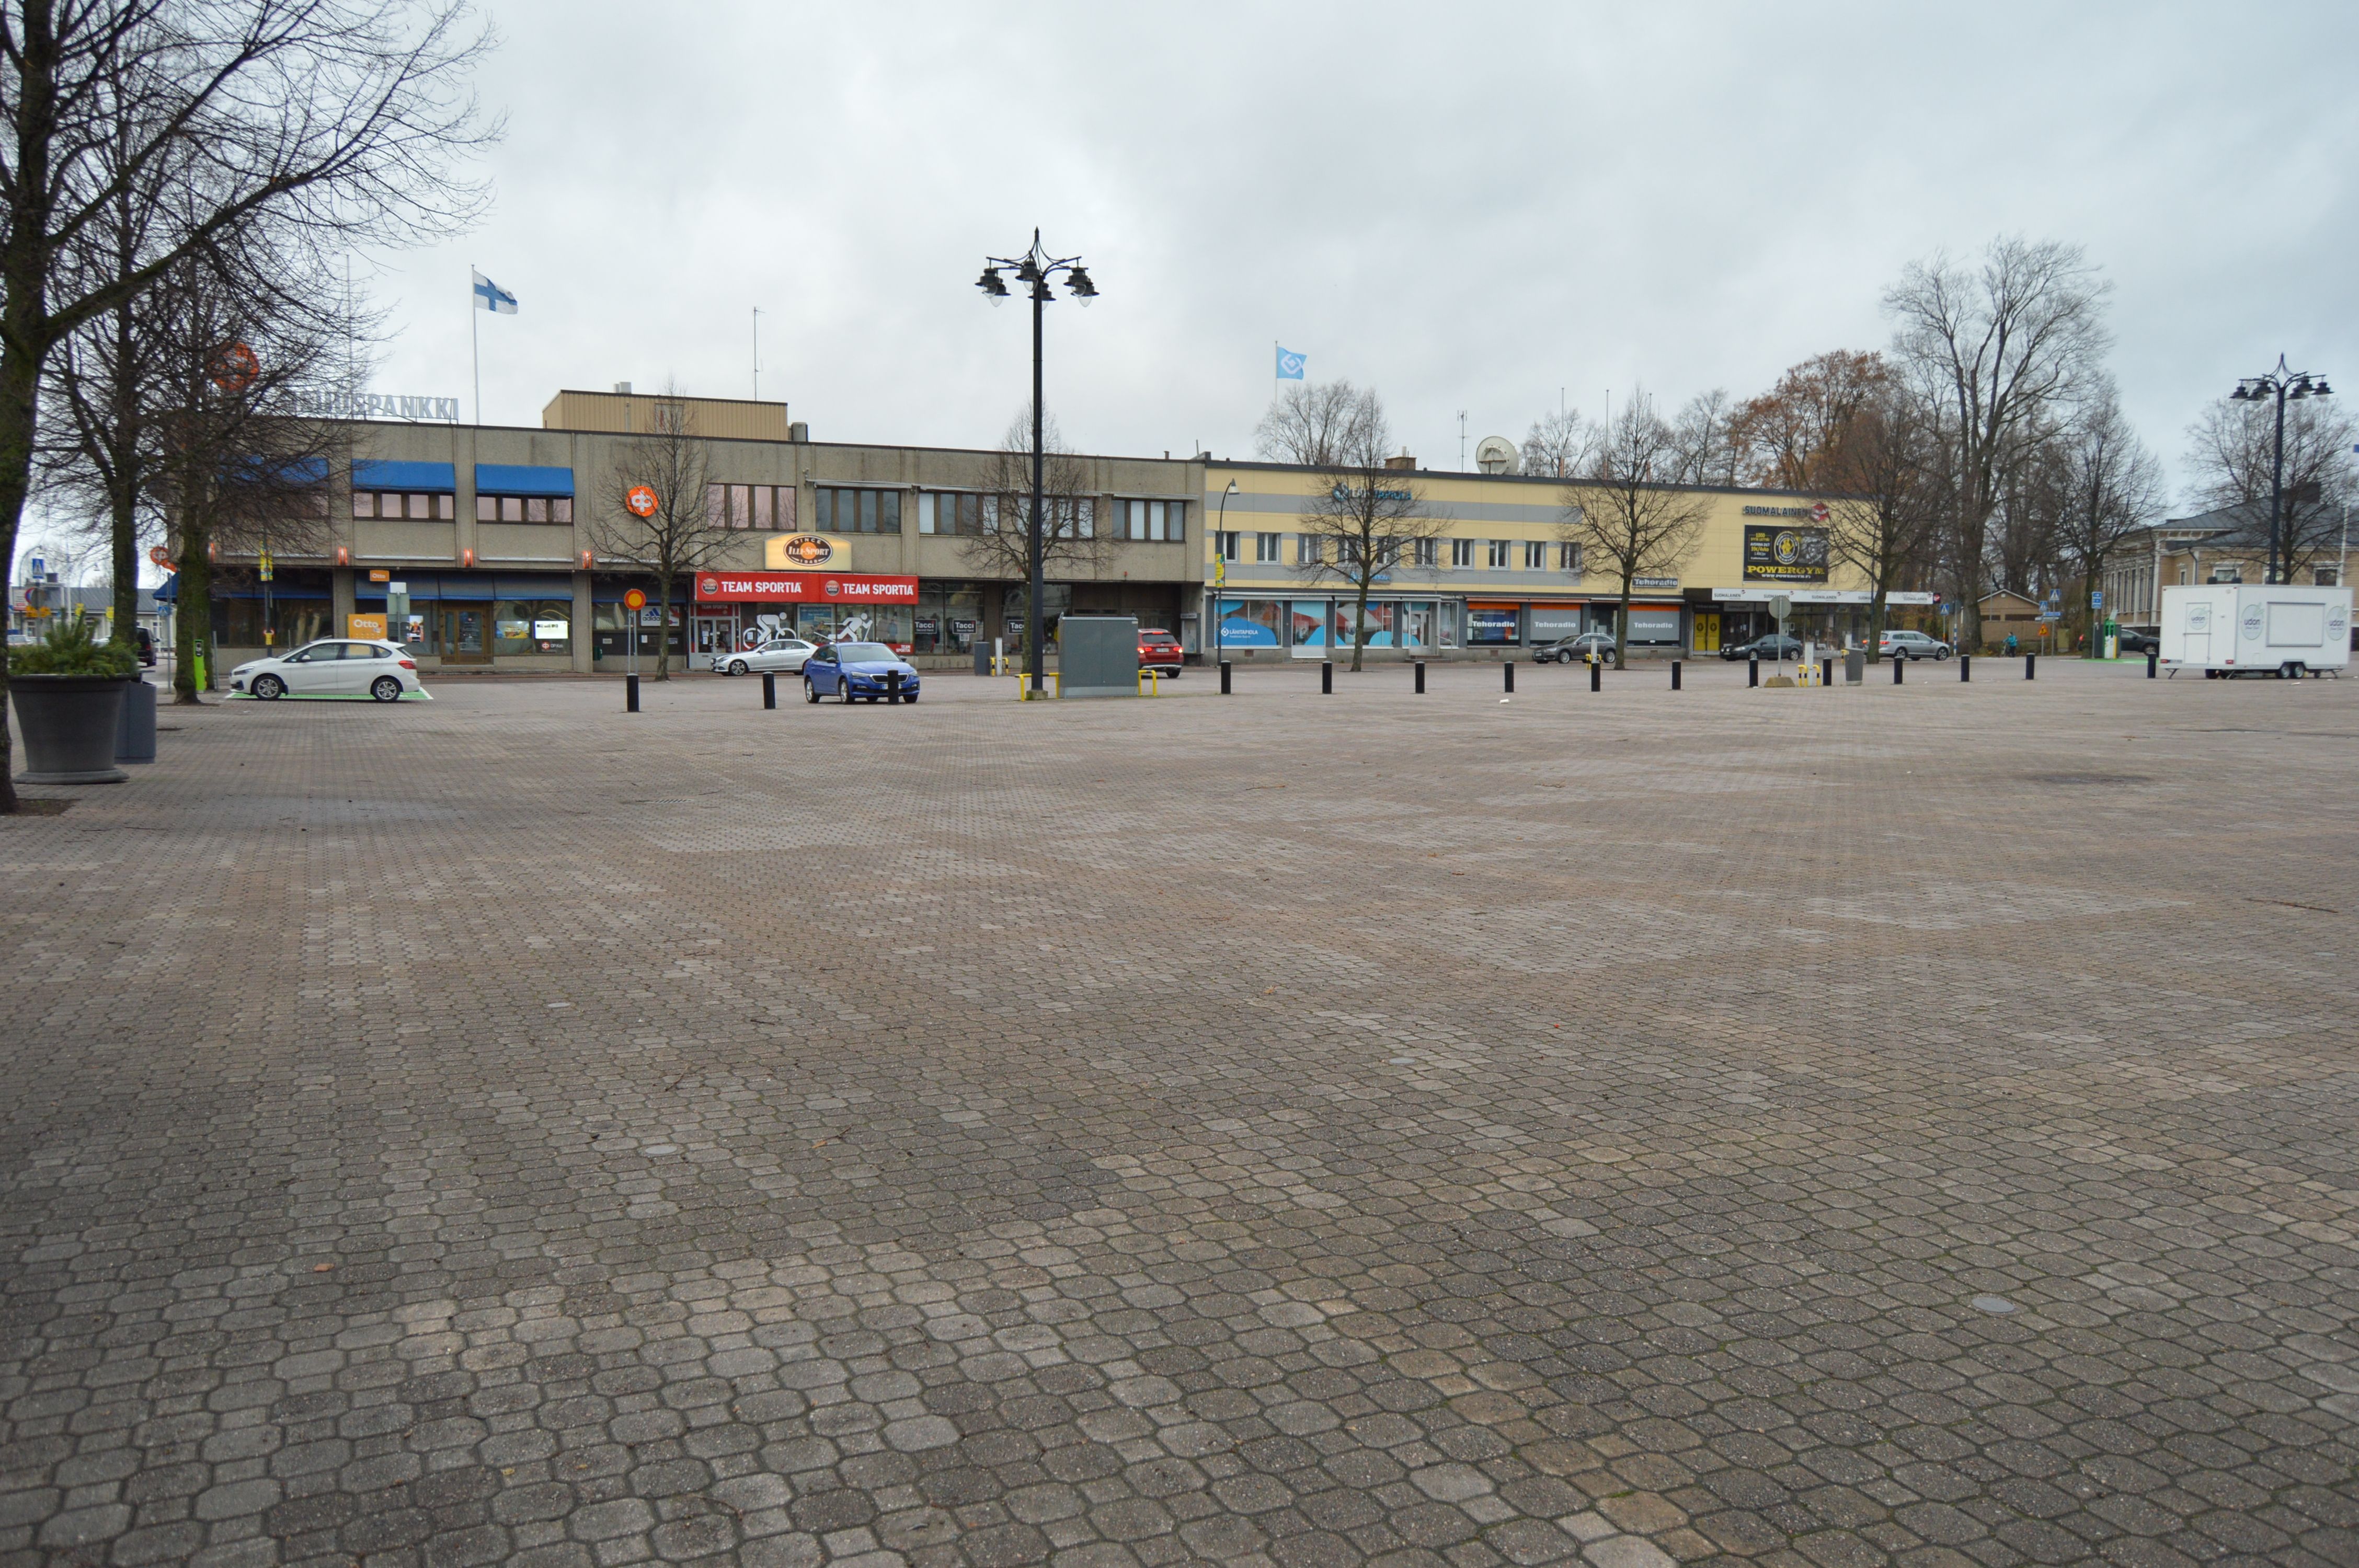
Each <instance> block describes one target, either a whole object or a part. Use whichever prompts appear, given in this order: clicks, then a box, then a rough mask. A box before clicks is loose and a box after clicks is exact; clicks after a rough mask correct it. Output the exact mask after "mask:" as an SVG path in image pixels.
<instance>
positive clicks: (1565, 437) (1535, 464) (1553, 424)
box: [1517, 408, 1592, 479]
mask: <svg viewBox="0 0 2359 1568" xmlns="http://www.w3.org/2000/svg"><path fill="white" fill-rule="evenodd" d="M1591 438H1592V432H1591V430H1590V428H1589V426H1588V423H1587V422H1586V421H1585V420H1583V419H1582V416H1581V410H1580V409H1578V408H1560V409H1557V410H1555V411H1553V412H1551V413H1548V414H1543V415H1541V416H1539V417H1538V418H1537V419H1535V420H1533V421H1532V427H1531V428H1530V429H1529V430H1527V431H1526V432H1525V433H1524V449H1523V459H1522V461H1521V462H1520V463H1519V464H1518V465H1517V466H1518V468H1519V469H1520V470H1521V471H1522V472H1524V473H1526V474H1529V475H1537V476H1539V477H1541V478H1546V479H1571V477H1572V476H1573V475H1575V474H1577V473H1579V472H1580V471H1581V470H1582V468H1583V467H1584V466H1586V465H1587V463H1588V461H1589V448H1590V441H1591Z"/></svg>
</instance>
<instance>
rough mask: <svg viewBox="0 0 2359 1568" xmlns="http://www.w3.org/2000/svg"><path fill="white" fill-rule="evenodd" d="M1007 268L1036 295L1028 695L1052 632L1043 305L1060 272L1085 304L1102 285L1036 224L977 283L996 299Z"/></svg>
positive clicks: (1038, 678) (1002, 294) (989, 263)
mask: <svg viewBox="0 0 2359 1568" xmlns="http://www.w3.org/2000/svg"><path fill="white" fill-rule="evenodd" d="M1003 272H1006V273H1013V274H1014V275H1015V276H1016V282H1018V283H1022V284H1027V285H1029V286H1030V290H1031V297H1032V516H1031V520H1030V523H1029V524H1028V526H1029V528H1030V530H1031V531H1030V533H1029V534H1027V535H1026V537H1025V560H1026V562H1027V565H1028V566H1029V568H1030V576H1031V579H1032V598H1031V608H1030V610H1029V611H1027V613H1026V620H1025V625H1024V630H1025V633H1026V636H1027V640H1028V641H1029V642H1030V643H1031V651H1030V654H1029V656H1028V658H1027V661H1026V665H1027V679H1028V680H1029V682H1030V689H1029V690H1028V692H1027V696H1031V697H1038V696H1039V695H1040V690H1041V684H1042V672H1043V669H1044V665H1045V660H1044V658H1043V654H1042V647H1043V644H1044V642H1045V640H1046V637H1047V634H1048V626H1047V623H1046V618H1045V614H1044V611H1045V610H1046V605H1045V603H1044V600H1045V598H1046V592H1045V585H1044V583H1043V581H1042V577H1043V573H1044V570H1045V565H1044V556H1043V551H1042V546H1041V534H1040V526H1041V523H1040V508H1041V496H1040V443H1041V407H1040V308H1041V307H1042V306H1044V305H1046V304H1048V303H1049V300H1051V299H1053V298H1055V297H1056V296H1054V295H1052V294H1050V293H1049V278H1051V277H1053V276H1056V275H1057V274H1058V273H1060V272H1061V273H1063V274H1064V275H1065V292H1066V293H1068V294H1070V295H1071V296H1072V297H1074V298H1075V299H1078V300H1080V301H1081V302H1082V304H1083V305H1087V304H1088V303H1089V302H1090V301H1091V300H1093V299H1095V298H1096V297H1098V287H1097V285H1096V284H1094V283H1092V282H1091V281H1090V275H1089V273H1088V272H1087V271H1086V270H1085V269H1084V268H1083V267H1082V258H1081V257H1079V256H1049V255H1048V254H1044V253H1043V252H1042V251H1041V249H1040V231H1039V230H1038V229H1035V230H1033V231H1032V248H1031V249H1030V250H1028V251H1027V252H1025V253H1024V254H1022V255H1020V256H1016V257H1014V258H1012V259H1011V258H1009V257H1006V256H985V257H984V262H983V276H981V277H979V278H977V279H976V280H975V287H977V288H980V289H982V290H983V292H984V297H986V298H988V299H989V300H990V301H991V302H992V303H993V304H994V305H997V304H998V303H1000V302H1001V301H1002V300H1004V299H1006V297H1007V281H1006V279H1005V278H1003V277H1002V276H1000V274H1001V273H1003ZM1076 525H1077V526H1078V524H1076Z"/></svg>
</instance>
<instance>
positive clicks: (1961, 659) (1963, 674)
mask: <svg viewBox="0 0 2359 1568" xmlns="http://www.w3.org/2000/svg"><path fill="white" fill-rule="evenodd" d="M1973 678H1974V656H1973V654H1959V655H1958V680H1959V682H1960V684H1963V683H1965V682H1967V681H1970V680H1972V679H1973Z"/></svg>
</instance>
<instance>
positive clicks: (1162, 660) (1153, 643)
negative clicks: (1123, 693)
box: [1138, 626, 1187, 680]
mask: <svg viewBox="0 0 2359 1568" xmlns="http://www.w3.org/2000/svg"><path fill="white" fill-rule="evenodd" d="M1186 657H1187V655H1186V654H1182V653H1181V652H1180V639H1179V638H1177V637H1174V636H1173V635H1172V634H1171V633H1169V632H1158V631H1155V630H1154V629H1152V628H1150V627H1146V626H1142V627H1140V628H1139V629H1138V667H1139V668H1140V669H1142V670H1153V671H1154V672H1155V673H1156V674H1157V675H1159V676H1162V677H1163V678H1164V679H1165V680H1176V679H1178V678H1179V675H1180V664H1181V663H1182V662H1183V661H1184V660H1185V659H1186Z"/></svg>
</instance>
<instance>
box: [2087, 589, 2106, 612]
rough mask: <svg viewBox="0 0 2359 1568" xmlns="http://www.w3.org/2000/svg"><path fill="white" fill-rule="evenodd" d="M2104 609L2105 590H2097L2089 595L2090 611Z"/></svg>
mask: <svg viewBox="0 0 2359 1568" xmlns="http://www.w3.org/2000/svg"><path fill="white" fill-rule="evenodd" d="M2104 607H2105V595H2104V589H2097V590H2095V591H2093V592H2092V593H2091V594H2090V595H2089V608H2090V609H2092V610H2103V609H2104Z"/></svg>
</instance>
